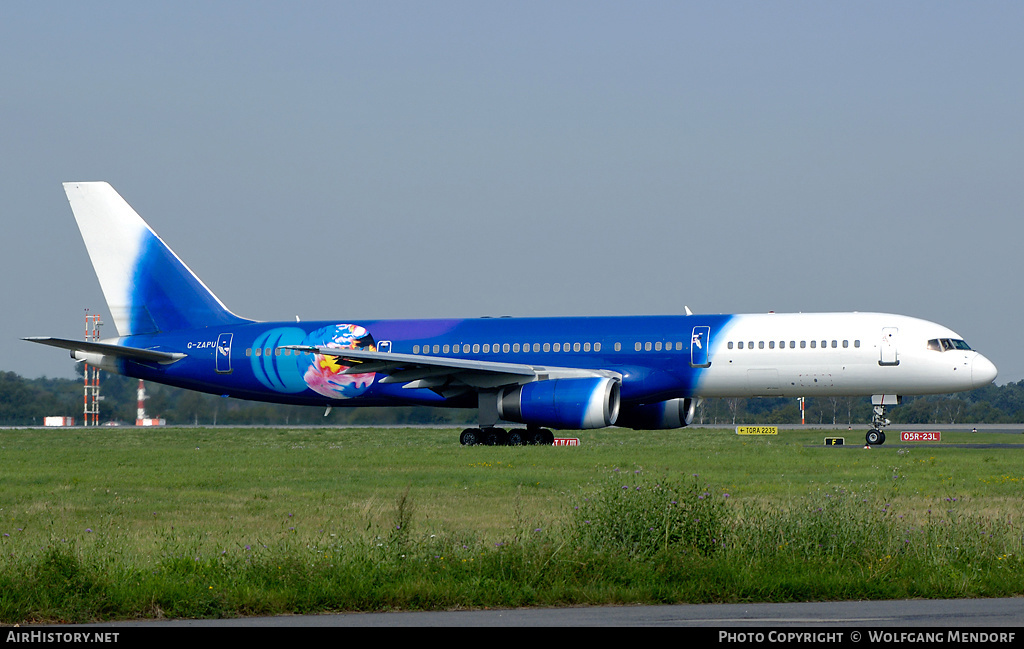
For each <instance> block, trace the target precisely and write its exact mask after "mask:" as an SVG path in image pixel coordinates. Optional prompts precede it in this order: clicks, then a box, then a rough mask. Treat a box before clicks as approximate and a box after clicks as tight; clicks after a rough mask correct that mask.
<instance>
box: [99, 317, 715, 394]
mask: <svg viewBox="0 0 1024 649" xmlns="http://www.w3.org/2000/svg"><path fill="white" fill-rule="evenodd" d="M732 317H733V316H728V315H702V316H619V317H616V316H612V317H579V318H476V319H463V320H376V321H347V322H343V323H339V322H331V321H320V322H295V323H289V322H274V323H258V322H251V323H245V324H237V325H231V326H227V327H207V328H203V329H193V330H185V331H175V332H170V333H160V334H150V335H140V336H130V337H125V338H121V339H119V341H118V342H119V344H121V345H126V346H130V347H139V348H147V349H157V350H161V351H171V352H180V353H184V354H186V355H187V357H186V358H184V359H182V360H180V361H178V362H175V363H172V364H168V365H159V364H150V363H141V362H137V361H132V360H120V361H119V367H118V369H119V370H120V372H121V373H122V374H125V375H128V376H132V377H135V378H141V379H145V380H152V381H158V382H161V383H166V384H169V385H175V386H178V387H182V388H187V389H191V390H200V391H203V392H209V393H212V394H219V395H225V396H230V397H237V398H241V399H254V400H262V401H272V402H277V403H287V404H298V405H317V406H356V405H359V406H364V405H380V406H388V405H432V406H452V407H476V405H477V400H476V396H475V395H473V394H462V395H455V396H451V397H448V398H446V397H444V396H442V395H441V394H439V393H438V392H435V391H433V390H430V389H425V388H418V389H408V388H405V387H403V385H402V384H399V383H381V382H380V381H379V378H381V376H380V375H375V374H374V373H372V372H371V373H366V374H343V373H342V372H343V370H344V369H345V366H339V365H338V364H337V362H336V360H335V359H333V357H329V356H328V357H324V356H318V355H316V354H310V353H303V352H299V351H297V350H292V349H290V348H285V347H284V346H287V345H310V346H318V345H326V346H335V347H339V348H351V349H357V348H360V349H375V350H377V351H383V352H392V353H401V354H422V355H430V356H434V357H450V358H457V359H467V360H479V361H492V362H504V363H516V364H522V365H533V366H543V367H550V368H562V367H564V368H576V369H593V370H609V371H612V372H616V373H618V374H620V375H621V376H622V382H621V398H622V400H623V402H625V403H646V402H654V401H662V400H666V399H673V398H679V397H689V396H692V395H694V394H696V391H697V386H698V383H699V380H700V377H701V372H703V371H704V369H705V367H706V366H707V364H708V358H709V354H710V350H709V346H710V345H711V344H713V342H712V341H714V340H716V338H717V334H718V333H719V332H720V331H721V330H722V329H723V327H725V325H726V324H727V323H728V322H729V320H730V319H731V318H732Z"/></svg>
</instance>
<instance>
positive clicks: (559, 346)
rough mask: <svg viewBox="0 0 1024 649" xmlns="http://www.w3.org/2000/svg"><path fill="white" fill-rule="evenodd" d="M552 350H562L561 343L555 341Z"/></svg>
mask: <svg viewBox="0 0 1024 649" xmlns="http://www.w3.org/2000/svg"><path fill="white" fill-rule="evenodd" d="M554 350H555V351H556V352H560V351H562V345H561V344H559V343H555V346H554Z"/></svg>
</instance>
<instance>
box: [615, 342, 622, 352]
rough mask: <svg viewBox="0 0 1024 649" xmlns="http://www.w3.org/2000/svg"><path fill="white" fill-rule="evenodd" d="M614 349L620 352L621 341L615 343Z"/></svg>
mask: <svg viewBox="0 0 1024 649" xmlns="http://www.w3.org/2000/svg"><path fill="white" fill-rule="evenodd" d="M615 351H617V352H621V351H622V343H615Z"/></svg>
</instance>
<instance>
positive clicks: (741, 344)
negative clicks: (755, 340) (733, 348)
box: [739, 340, 743, 349]
mask: <svg viewBox="0 0 1024 649" xmlns="http://www.w3.org/2000/svg"><path fill="white" fill-rule="evenodd" d="M739 348H740V349H743V341H742V340H741V341H740V342H739Z"/></svg>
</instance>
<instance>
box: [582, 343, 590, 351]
mask: <svg viewBox="0 0 1024 649" xmlns="http://www.w3.org/2000/svg"><path fill="white" fill-rule="evenodd" d="M583 351H585V352H589V351H590V343H583Z"/></svg>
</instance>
